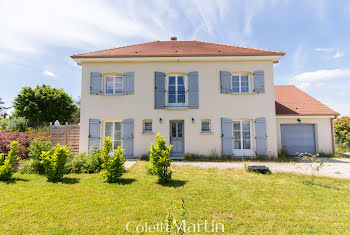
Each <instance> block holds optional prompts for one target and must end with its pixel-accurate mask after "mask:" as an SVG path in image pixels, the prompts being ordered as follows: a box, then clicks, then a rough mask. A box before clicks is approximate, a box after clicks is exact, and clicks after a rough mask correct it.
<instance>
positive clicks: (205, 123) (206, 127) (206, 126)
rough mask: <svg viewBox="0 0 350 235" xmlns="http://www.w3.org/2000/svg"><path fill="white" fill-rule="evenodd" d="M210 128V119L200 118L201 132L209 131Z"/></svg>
mask: <svg viewBox="0 0 350 235" xmlns="http://www.w3.org/2000/svg"><path fill="white" fill-rule="evenodd" d="M210 131H211V128H210V120H208V119H207V120H202V128H201V132H203V133H210Z"/></svg>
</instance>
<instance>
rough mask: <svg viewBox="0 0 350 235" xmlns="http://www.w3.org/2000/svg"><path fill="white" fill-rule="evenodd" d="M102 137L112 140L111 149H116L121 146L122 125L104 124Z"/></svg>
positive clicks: (117, 123) (119, 123)
mask: <svg viewBox="0 0 350 235" xmlns="http://www.w3.org/2000/svg"><path fill="white" fill-rule="evenodd" d="M104 134H105V135H104V136H110V137H111V138H112V143H113V148H114V149H117V148H118V146H122V123H121V122H106V123H105V131H104Z"/></svg>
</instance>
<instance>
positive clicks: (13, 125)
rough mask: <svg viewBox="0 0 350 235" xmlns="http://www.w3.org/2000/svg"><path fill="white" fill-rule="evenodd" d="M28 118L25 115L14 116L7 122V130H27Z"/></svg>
mask: <svg viewBox="0 0 350 235" xmlns="http://www.w3.org/2000/svg"><path fill="white" fill-rule="evenodd" d="M27 122H28V121H27V119H25V118H24V117H14V118H11V119H9V121H8V122H7V126H6V130H7V131H8V132H14V131H20V132H25V130H26V126H27Z"/></svg>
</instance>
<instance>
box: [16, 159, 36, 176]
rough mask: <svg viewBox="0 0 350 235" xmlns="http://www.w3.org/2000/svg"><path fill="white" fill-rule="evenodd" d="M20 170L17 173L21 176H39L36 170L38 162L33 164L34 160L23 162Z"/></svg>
mask: <svg viewBox="0 0 350 235" xmlns="http://www.w3.org/2000/svg"><path fill="white" fill-rule="evenodd" d="M21 164H22V167H21V169H19V172H20V173H21V174H39V172H38V170H37V168H38V167H37V164H38V162H35V160H33V159H30V160H25V161H23V162H22V163H21Z"/></svg>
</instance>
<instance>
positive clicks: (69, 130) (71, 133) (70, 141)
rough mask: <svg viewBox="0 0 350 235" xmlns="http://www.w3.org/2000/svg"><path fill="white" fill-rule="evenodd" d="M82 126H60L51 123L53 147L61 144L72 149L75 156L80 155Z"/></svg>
mask: <svg viewBox="0 0 350 235" xmlns="http://www.w3.org/2000/svg"><path fill="white" fill-rule="evenodd" d="M79 135H80V125H68V123H66V125H59V126H54V125H52V123H50V139H51V142H52V144H53V145H56V144H57V143H60V144H62V145H67V147H70V148H71V152H72V153H74V154H77V153H79Z"/></svg>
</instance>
